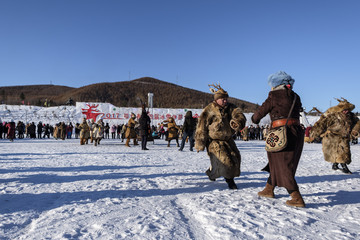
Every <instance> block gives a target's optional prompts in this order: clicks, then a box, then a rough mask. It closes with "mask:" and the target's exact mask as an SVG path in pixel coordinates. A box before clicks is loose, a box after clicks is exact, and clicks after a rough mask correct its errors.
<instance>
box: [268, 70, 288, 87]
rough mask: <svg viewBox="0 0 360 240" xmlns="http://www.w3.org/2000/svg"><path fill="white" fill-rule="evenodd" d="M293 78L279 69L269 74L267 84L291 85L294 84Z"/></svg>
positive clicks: (275, 85)
mask: <svg viewBox="0 0 360 240" xmlns="http://www.w3.org/2000/svg"><path fill="white" fill-rule="evenodd" d="M294 82H295V80H294V79H293V78H292V77H291V76H290V75H288V74H287V73H286V72H284V71H279V72H277V73H274V74H271V75H270V76H269V79H268V84H269V85H270V87H277V86H279V85H285V84H290V85H291V86H293V85H294Z"/></svg>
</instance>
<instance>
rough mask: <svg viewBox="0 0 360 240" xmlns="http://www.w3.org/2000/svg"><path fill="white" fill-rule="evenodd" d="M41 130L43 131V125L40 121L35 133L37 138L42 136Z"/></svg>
mask: <svg viewBox="0 0 360 240" xmlns="http://www.w3.org/2000/svg"><path fill="white" fill-rule="evenodd" d="M42 131H43V125H42V122H39V123H38V125H37V135H38V138H42V137H41V134H42Z"/></svg>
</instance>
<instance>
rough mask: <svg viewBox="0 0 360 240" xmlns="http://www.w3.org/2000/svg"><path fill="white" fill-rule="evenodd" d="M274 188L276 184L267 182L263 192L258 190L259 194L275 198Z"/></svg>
mask: <svg viewBox="0 0 360 240" xmlns="http://www.w3.org/2000/svg"><path fill="white" fill-rule="evenodd" d="M274 189H275V187H274V186H272V185H270V184H268V183H266V186H265V188H264V190H262V191H261V192H258V195H259V196H260V197H267V198H274V197H275V194H274Z"/></svg>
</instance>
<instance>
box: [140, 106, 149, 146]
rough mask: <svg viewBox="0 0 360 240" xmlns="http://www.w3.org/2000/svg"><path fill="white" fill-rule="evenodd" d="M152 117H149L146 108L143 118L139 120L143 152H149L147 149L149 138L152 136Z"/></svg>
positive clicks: (143, 110) (143, 109) (142, 114)
mask: <svg viewBox="0 0 360 240" xmlns="http://www.w3.org/2000/svg"><path fill="white" fill-rule="evenodd" d="M150 122H151V121H150V117H149V116H148V114H147V112H146V110H145V106H143V108H142V113H141V117H140V119H139V124H140V128H139V130H140V136H141V149H142V150H149V149H147V148H146V143H147V138H148V136H149V134H150Z"/></svg>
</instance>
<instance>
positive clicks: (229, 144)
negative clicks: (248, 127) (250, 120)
mask: <svg viewBox="0 0 360 240" xmlns="http://www.w3.org/2000/svg"><path fill="white" fill-rule="evenodd" d="M245 123H246V118H245V115H244V114H243V113H242V112H241V109H240V108H237V107H236V106H235V105H234V104H231V103H229V104H228V105H227V106H225V107H224V108H222V107H221V106H219V105H218V104H217V103H216V102H212V103H210V104H209V105H208V106H206V107H205V108H204V110H203V112H202V113H201V115H200V118H199V119H198V123H197V127H196V132H195V149H196V150H197V151H203V150H205V148H206V150H207V153H208V155H209V156H210V162H211V167H210V173H209V174H208V176H209V178H211V179H216V178H218V177H221V176H222V177H224V178H228V179H231V178H234V177H238V176H240V164H241V156H240V152H239V150H238V148H237V146H236V144H235V142H234V139H233V135H234V134H235V133H236V132H238V131H239V129H242V128H244V127H245Z"/></svg>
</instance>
